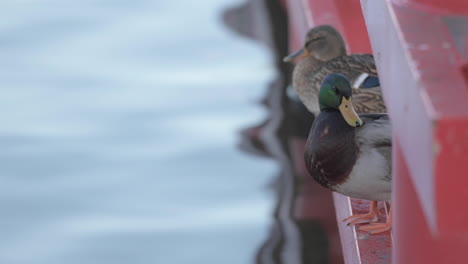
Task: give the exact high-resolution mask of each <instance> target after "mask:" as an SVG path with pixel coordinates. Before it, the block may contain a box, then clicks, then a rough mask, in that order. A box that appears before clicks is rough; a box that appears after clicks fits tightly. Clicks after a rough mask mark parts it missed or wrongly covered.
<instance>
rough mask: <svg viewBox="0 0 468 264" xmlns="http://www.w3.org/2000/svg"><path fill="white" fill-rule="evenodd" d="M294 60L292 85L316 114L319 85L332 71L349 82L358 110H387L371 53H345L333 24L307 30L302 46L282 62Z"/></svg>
mask: <svg viewBox="0 0 468 264" xmlns="http://www.w3.org/2000/svg"><path fill="white" fill-rule="evenodd" d="M293 60H298V63H297V65H296V66H295V68H294V72H293V87H294V89H295V90H296V92H297V94H298V95H299V98H300V99H301V101H302V103H303V104H304V105H305V106H306V107H307V109H308V110H309V111H310V112H312V113H314V114H315V115H316V114H318V113H319V111H320V109H319V106H318V104H317V95H318V91H319V88H320V85H321V84H322V81H323V79H324V78H325V76H327V75H328V74H330V73H334V72H338V73H341V74H343V75H345V76H346V77H347V78H348V79H349V80H351V81H352V83H353V87H354V89H353V96H354V107H355V108H356V110H357V112H358V113H370V112H372V113H385V112H386V108H385V105H384V103H383V100H382V95H381V90H380V87H379V82H378V78H377V69H376V67H375V62H374V57H373V56H372V55H371V54H352V55H346V47H345V42H344V40H343V38H342V37H341V35H340V33H339V32H338V31H337V30H336V29H334V28H333V27H332V26H329V25H321V26H317V27H314V28H312V29H311V30H310V31H309V32H308V33H307V36H306V40H305V44H304V47H303V48H302V49H301V50H299V51H298V52H296V53H293V54H291V55H289V56H287V57H285V58H284V61H285V62H291V61H293ZM364 88H367V89H364Z"/></svg>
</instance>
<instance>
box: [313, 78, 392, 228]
mask: <svg viewBox="0 0 468 264" xmlns="http://www.w3.org/2000/svg"><path fill="white" fill-rule="evenodd" d="M318 97H319V98H318V101H319V105H320V114H319V115H318V116H317V117H316V119H315V121H314V123H313V125H312V128H311V131H310V134H309V138H308V139H307V144H306V148H305V153H304V159H305V163H306V166H307V169H308V171H309V173H310V175H312V176H313V177H314V179H315V180H316V181H317V182H318V183H320V184H321V185H322V186H325V187H326V188H328V189H330V190H332V191H335V192H338V193H341V194H344V195H347V196H350V197H354V198H359V199H366V200H372V201H390V199H391V192H392V190H391V179H392V166H391V163H392V162H391V156H392V155H391V149H392V135H391V125H390V121H389V119H388V116H387V115H386V114H360V115H359V116H358V115H357V114H356V112H355V110H354V107H353V99H352V98H353V97H352V88H351V84H350V82H349V80H348V79H347V78H346V77H345V76H343V75H341V74H337V73H333V74H330V75H328V76H327V77H326V78H325V80H324V81H323V84H322V86H321V88H320V92H319V95H318ZM376 205H377V203H375V204H374V207H375V208H371V212H370V213H369V214H366V215H355V216H351V217H349V218H347V219H345V221H347V222H348V223H351V224H356V223H363V222H372V221H375V220H374V218H376V215H377V206H376ZM388 219H389V220H388V221H387V223H385V224H379V223H373V224H370V225H367V226H362V227H360V228H359V229H360V230H366V231H370V233H381V232H384V231H387V230H390V228H391V209H390V214H389V217H388Z"/></svg>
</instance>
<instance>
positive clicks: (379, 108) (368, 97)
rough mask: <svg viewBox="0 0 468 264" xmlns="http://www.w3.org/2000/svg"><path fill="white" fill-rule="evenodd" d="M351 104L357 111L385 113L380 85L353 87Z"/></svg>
mask: <svg viewBox="0 0 468 264" xmlns="http://www.w3.org/2000/svg"><path fill="white" fill-rule="evenodd" d="M353 105H354V107H355V109H356V111H357V112H358V113H386V112H387V108H386V107H385V103H384V100H383V97H382V92H381V89H380V87H375V88H368V89H353Z"/></svg>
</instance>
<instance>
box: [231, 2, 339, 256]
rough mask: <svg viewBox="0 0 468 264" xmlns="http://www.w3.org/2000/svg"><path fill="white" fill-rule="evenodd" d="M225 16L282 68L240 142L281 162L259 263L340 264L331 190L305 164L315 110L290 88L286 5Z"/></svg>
mask: <svg viewBox="0 0 468 264" xmlns="http://www.w3.org/2000/svg"><path fill="white" fill-rule="evenodd" d="M223 17H224V22H225V24H226V25H227V26H228V27H230V28H231V29H232V30H235V31H236V32H238V33H240V34H242V35H244V36H246V37H248V38H252V39H255V40H257V41H261V42H263V43H264V44H266V45H267V46H269V47H270V48H271V50H273V53H274V63H275V66H276V68H277V70H278V73H279V74H278V76H277V77H276V79H275V80H274V81H273V82H272V83H271V84H270V85H269V89H268V93H267V95H266V97H265V99H264V101H263V103H264V105H265V106H266V107H267V108H268V110H269V116H268V117H267V119H266V120H265V121H263V122H262V123H260V124H259V125H256V126H254V127H251V128H249V129H246V130H244V131H243V132H242V135H243V140H242V142H241V144H240V146H241V148H242V149H243V150H244V151H246V152H249V153H253V154H256V155H260V156H265V157H272V158H274V159H275V160H277V161H278V162H279V163H280V164H281V170H280V172H279V175H278V176H277V178H276V180H275V182H274V183H273V184H272V187H273V190H274V192H275V193H276V202H277V204H276V208H275V213H274V223H273V225H272V227H271V229H270V233H269V237H268V239H267V240H266V241H265V243H264V244H263V245H262V246H261V248H260V249H259V251H258V253H257V263H258V264H270V263H275V264H302V263H342V262H343V258H342V252H341V245H340V241H339V237H338V231H337V227H336V218H335V212H334V209H333V205H332V198H331V193H330V192H328V191H326V190H324V189H323V188H321V187H319V186H317V184H315V183H314V182H313V181H312V180H311V178H310V177H308V173H307V172H306V171H305V169H304V165H303V164H302V160H303V158H302V153H303V150H302V148H303V145H304V143H305V139H306V138H307V134H308V131H309V129H310V126H311V124H312V121H313V115H312V114H310V113H309V112H308V111H307V110H306V108H305V107H304V106H303V105H302V104H301V103H300V101H299V100H298V99H297V97H295V95H294V94H293V93H289V89H290V87H288V84H289V83H290V79H289V78H290V76H291V74H290V73H291V70H292V69H291V68H290V66H289V65H287V64H285V63H283V62H282V58H283V57H284V56H285V55H287V54H288V52H289V50H288V45H287V44H288V25H287V17H286V13H285V10H284V6H282V5H281V1H266V0H265V1H264V0H250V1H248V2H247V3H245V4H243V5H241V6H238V7H236V8H231V9H228V10H226V11H225V13H224V16H223ZM310 194H312V195H310Z"/></svg>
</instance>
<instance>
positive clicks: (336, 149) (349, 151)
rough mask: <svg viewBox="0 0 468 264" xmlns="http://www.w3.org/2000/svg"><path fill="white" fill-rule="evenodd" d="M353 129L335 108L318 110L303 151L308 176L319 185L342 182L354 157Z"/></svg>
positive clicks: (355, 148) (355, 146)
mask: <svg viewBox="0 0 468 264" xmlns="http://www.w3.org/2000/svg"><path fill="white" fill-rule="evenodd" d="M358 153H359V148H358V146H357V144H356V142H355V130H354V128H352V127H350V126H348V125H347V124H346V122H345V121H344V119H343V117H342V116H341V114H340V113H339V112H338V111H336V112H335V111H332V112H321V113H320V114H319V115H318V117H317V118H316V119H315V121H314V124H313V126H312V129H311V131H310V134H309V137H308V139H307V144H306V148H305V152H304V159H305V164H306V167H307V170H308V171H309V173H310V175H311V176H312V177H313V178H314V179H315V180H316V181H317V182H318V183H320V184H321V185H322V186H324V187H326V188H329V189H331V190H333V189H334V186H336V185H338V184H340V183H343V182H344V181H346V179H347V177H348V176H349V174H350V173H351V171H352V168H353V166H354V164H355V163H356V160H357V158H358Z"/></svg>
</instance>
